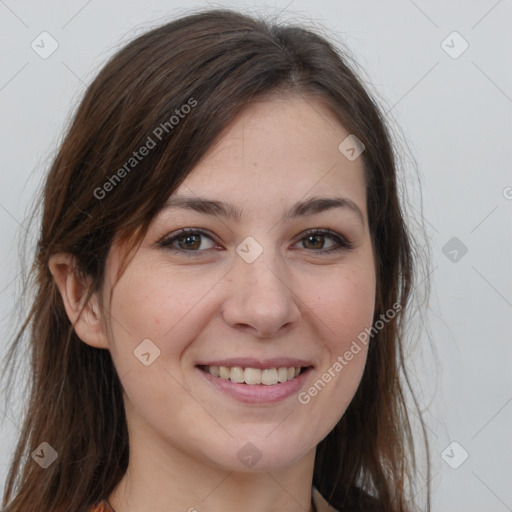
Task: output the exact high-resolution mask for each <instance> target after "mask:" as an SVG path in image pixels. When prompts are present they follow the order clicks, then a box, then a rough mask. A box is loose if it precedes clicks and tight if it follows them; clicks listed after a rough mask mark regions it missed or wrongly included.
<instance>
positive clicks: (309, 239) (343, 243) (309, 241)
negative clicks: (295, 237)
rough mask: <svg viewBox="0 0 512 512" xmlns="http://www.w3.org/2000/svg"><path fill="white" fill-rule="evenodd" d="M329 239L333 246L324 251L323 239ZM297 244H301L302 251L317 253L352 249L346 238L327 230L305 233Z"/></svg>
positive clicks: (314, 230)
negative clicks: (307, 250) (332, 241)
mask: <svg viewBox="0 0 512 512" xmlns="http://www.w3.org/2000/svg"><path fill="white" fill-rule="evenodd" d="M329 238H330V239H331V240H334V242H335V243H334V246H331V247H328V248H327V249H324V247H325V239H329ZM299 242H302V247H303V248H304V249H309V250H311V251H314V252H319V253H330V252H335V251H342V250H349V249H352V244H351V243H350V242H349V241H348V240H347V239H346V238H344V237H343V236H342V235H339V234H338V233H335V232H333V231H331V230H328V229H313V230H310V231H308V232H306V234H305V236H303V237H302V238H301V239H300V240H299Z"/></svg>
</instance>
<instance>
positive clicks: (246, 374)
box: [199, 365, 306, 386]
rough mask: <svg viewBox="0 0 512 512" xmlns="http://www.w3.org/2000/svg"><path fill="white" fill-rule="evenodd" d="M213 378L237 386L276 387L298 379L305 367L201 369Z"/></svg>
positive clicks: (215, 367)
mask: <svg viewBox="0 0 512 512" xmlns="http://www.w3.org/2000/svg"><path fill="white" fill-rule="evenodd" d="M199 368H200V369H201V370H203V371H204V372H206V373H209V374H210V375H212V376H213V377H219V378H220V379H223V380H229V381H231V382H235V383H237V384H249V385H259V384H261V385H264V386H274V385H276V384H278V383H283V382H287V381H289V380H293V379H295V378H296V377H298V376H299V375H300V374H301V372H302V371H304V370H305V369H306V368H305V367H302V368H301V367H300V366H291V367H286V366H281V367H279V368H265V369H263V370H262V369H260V368H251V367H247V368H243V367H241V366H213V365H212V366H208V365H203V366H200V367H199Z"/></svg>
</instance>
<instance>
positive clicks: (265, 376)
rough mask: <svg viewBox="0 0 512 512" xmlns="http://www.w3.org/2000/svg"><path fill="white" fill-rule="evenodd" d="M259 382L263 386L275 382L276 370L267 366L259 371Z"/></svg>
mask: <svg viewBox="0 0 512 512" xmlns="http://www.w3.org/2000/svg"><path fill="white" fill-rule="evenodd" d="M261 383H262V384H265V386H272V385H273V384H277V370H276V369H275V368H268V369H267V370H262V371H261Z"/></svg>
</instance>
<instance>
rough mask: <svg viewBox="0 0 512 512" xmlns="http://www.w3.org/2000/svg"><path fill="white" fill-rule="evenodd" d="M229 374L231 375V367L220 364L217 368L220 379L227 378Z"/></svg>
mask: <svg viewBox="0 0 512 512" xmlns="http://www.w3.org/2000/svg"><path fill="white" fill-rule="evenodd" d="M230 375H231V369H230V368H228V367H227V366H221V367H220V368H219V377H220V378H221V379H225V380H228V379H229V376H230Z"/></svg>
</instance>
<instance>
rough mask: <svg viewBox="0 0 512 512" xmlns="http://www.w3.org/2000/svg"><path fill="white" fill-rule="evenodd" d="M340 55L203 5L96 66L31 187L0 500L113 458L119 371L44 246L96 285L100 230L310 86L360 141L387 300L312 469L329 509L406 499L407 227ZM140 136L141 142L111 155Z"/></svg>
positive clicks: (33, 505)
mask: <svg viewBox="0 0 512 512" xmlns="http://www.w3.org/2000/svg"><path fill="white" fill-rule="evenodd" d="M349 61H350V58H349V56H348V55H347V54H345V53H344V52H342V51H341V50H340V49H338V48H336V47H335V46H334V45H333V44H332V43H329V42H328V41H327V40H326V39H325V38H324V37H323V36H321V35H318V34H317V33H316V32H313V31H310V30H307V29H305V28H301V27H298V26H290V25H280V24H274V23H272V24H271V23H269V22H267V21H265V20H263V19H257V18H255V17H250V16H247V15H243V14H240V13H237V12H234V11H231V10H218V9H217V10H207V11H201V12H196V13H193V14H190V15H188V16H186V17H182V18H180V19H177V20H175V21H172V22H170V23H167V24H165V25H163V26H160V27H158V28H156V29H152V30H151V31H149V32H147V33H145V34H143V35H141V36H139V37H137V38H136V39H135V40H133V41H132V42H130V43H129V44H127V45H126V46H125V47H124V48H122V49H121V50H119V51H118V52H117V53H116V54H115V55H114V56H113V57H112V58H111V59H110V60H109V61H108V63H107V64H106V65H105V66H104V67H103V68H102V69H101V71H100V72H99V74H98V76H97V77H96V79H95V80H94V81H93V82H92V83H91V85H90V86H89V87H88V89H87V91H86V93H85V96H84V98H83V100H82V101H81V103H80V105H79V107H78V109H77V111H76V113H75V115H74V118H73V120H72V122H71V124H70V127H69V129H68V131H67V134H66V136H65V138H64V140H63V142H62V144H61V146H60V149H59V151H58V153H57V155H56V157H55V159H54V161H53V164H52V166H51V168H50V171H49V174H48V176H47V178H46V182H45V185H44V190H43V193H42V210H43V211H42V221H41V225H40V231H39V239H38V243H37V248H36V256H35V258H34V261H33V264H32V267H31V270H30V273H29V275H28V277H27V282H26V285H27V287H28V286H32V287H33V289H34V290H35V294H34V298H33V301H32V302H31V308H30V310H29V312H28V315H26V317H25V319H24V322H23V324H22V326H21V328H20V329H19V331H18V332H17V333H16V335H15V336H14V339H13V341H12V344H11V346H10V348H9V352H8V358H6V362H5V365H6V368H7V367H10V368H11V370H12V366H11V362H12V359H13V358H14V357H15V353H16V351H20V350H21V346H22V343H23V341H24V340H27V341H28V347H27V350H28V351H29V352H30V354H31V360H30V361H31V367H30V386H29V387H30V389H29V401H28V407H27V409H26V413H25V416H24V422H23V425H22V428H21V433H20V438H19V441H18V444H17V447H16V450H15V452H14V455H13V459H12V461H11V465H10V470H9V474H8V478H7V481H6V485H5V490H4V498H3V506H4V507H5V508H4V512H26V511H30V512H50V511H51V512H63V511H84V510H87V508H88V507H89V506H90V505H91V504H94V503H96V502H98V501H99V500H100V499H103V498H105V497H107V496H108V495H109V494H110V493H111V492H112V490H113V489H114V488H115V487H116V485H117V484H118V482H119V481H120V479H121V478H122V476H123V474H124V473H125V471H126V469H127V464H128V457H129V446H128V434H127V426H126V418H125V413H124V408H123V400H122V393H121V385H120V381H119V379H118V376H117V374H116V371H115V368H114V366H113V363H112V360H111V357H110V353H109V351H108V350H103V349H97V348H93V347H91V346H89V345H87V344H85V343H83V342H82V341H81V340H80V339H79V338H78V337H77V335H76V333H75V332H74V330H73V326H72V325H71V323H70V321H69V319H68V316H67V315H66V312H65V309H64V306H63V302H62V299H61V296H60V294H59V290H58V288H57V285H56V283H55V281H54V279H53V277H52V275H51V273H50V271H49V268H48V262H49V258H50V256H51V255H53V254H55V253H58V252H66V253H71V254H73V255H74V256H75V258H76V263H77V271H78V272H80V273H81V274H83V275H84V276H88V277H89V278H90V279H91V283H92V284H91V288H90V290H89V297H90V294H92V293H93V292H95V291H98V290H100V289H101V286H102V281H103V275H104V267H105V259H106V256H107V254H108V252H109V249H110V247H111V245H112V243H113V241H114V240H116V239H118V238H119V239H126V240H129V241H130V242H131V243H132V245H131V248H132V249H133V248H135V247H136V245H137V243H138V242H140V241H141V240H142V238H143V237H144V235H145V233H146V230H147V228H148V226H149V224H150V223H151V221H152V219H153V218H154V217H155V215H156V214H157V213H158V212H159V210H160V208H161V207H162V206H163V204H164V203H165V201H166V200H167V199H168V197H169V196H170V195H171V194H172V192H173V191H174V190H175V189H176V188H177V187H178V186H179V185H180V184H181V182H182V181H183V180H184V179H185V178H186V177H187V175H188V174H189V173H190V172H191V170H192V169H193V168H194V166H195V165H196V164H197V163H198V162H199V160H200V159H201V158H202V156H203V155H205V153H206V151H207V150H208V149H209V148H210V147H211V146H212V144H213V143H214V142H215V141H216V140H218V138H219V136H220V135H221V133H222V131H223V130H224V129H225V128H226V127H227V126H228V124H229V123H230V122H231V121H232V120H233V119H234V117H235V116H236V115H237V114H238V113H240V112H241V111H242V109H243V108H244V107H246V106H247V105H248V104H249V103H250V102H251V101H253V100H255V99H261V98H264V97H268V96H271V95H273V94H278V93H281V94H289V95H291V94H299V95H302V96H303V97H308V98H312V99H313V101H315V100H316V101H322V102H323V103H324V104H326V105H327V106H328V107H329V108H330V109H331V111H332V112H333V113H334V114H335V115H336V116H337V118H338V119H339V121H340V122H341V123H342V124H343V126H344V127H345V128H346V129H347V130H348V132H349V133H351V134H354V135H356V137H357V138H358V139H360V141H362V143H363V144H364V146H365V151H364V153H363V155H362V158H363V159H364V167H365V179H366V185H367V204H368V219H369V227H370V233H371V237H372V243H373V247H374V250H375V255H376V262H377V266H376V271H377V291H376V303H375V318H374V321H377V320H378V319H379V318H381V315H382V314H385V313H386V311H388V310H390V308H392V307H393V305H394V304H397V303H398V304H400V306H401V309H400V311H399V312H398V313H397V315H396V316H395V317H394V318H393V319H391V320H389V321H388V322H386V323H385V325H384V327H383V328H382V329H380V330H379V332H378V333H377V334H375V336H374V337H373V338H372V342H371V343H370V345H369V351H368V357H367V363H366V367H365V370H364V374H363V377H362V380H361V383H360V386H359V388H358V390H357V392H356V395H355V396H354V398H353V400H352V402H351V403H350V405H349V407H348V409H347V411H346V412H345V414H344V415H343V417H342V418H341V420H340V421H339V423H338V424H337V425H336V426H335V428H334V429H333V430H332V431H331V432H330V433H329V434H328V435H327V437H326V438H325V439H324V440H323V441H321V442H320V444H319V445H318V447H317V455H316V459H315V468H314V480H313V484H314V485H315V486H316V487H317V488H318V490H319V491H320V492H321V493H322V494H323V495H324V496H325V497H326V499H327V500H328V501H329V502H330V503H331V504H332V505H333V506H334V507H336V508H339V509H343V507H347V506H355V505H357V503H358V500H359V498H358V496H359V495H360V493H359V491H358V489H362V490H364V491H365V492H366V493H369V494H371V495H373V496H375V497H376V498H377V499H378V501H379V503H380V504H381V507H382V510H385V511H389V512H398V511H409V510H411V503H412V502H411V501H410V492H409V491H408V486H410V483H411V481H412V479H413V478H414V474H415V466H416V463H415V457H414V445H413V439H412V429H411V426H410V422H409V418H408V414H407V407H406V404H405V388H404V386H403V382H402V379H401V378H400V375H401V372H403V371H405V367H404V360H403V359H404V356H403V332H404V323H403V319H404V314H405V311H406V310H407V308H408V304H409V302H410V295H411V290H412V287H413V278H414V258H413V250H412V245H411V240H412V237H411V235H410V233H409V231H408V229H407V227H406V224H405V222H404V217H403V214H402V209H401V206H400V201H399V194H398V192H397V176H396V162H395V156H394V151H393V146H392V144H391V138H390V134H389V131H388V128H387V127H386V124H385V122H384V120H383V114H382V113H381V111H380V109H379V108H378V106H377V105H376V103H375V102H374V100H373V99H372V98H371V97H370V96H369V94H368V93H367V92H366V90H365V88H364V87H363V86H362V84H361V80H360V79H359V78H358V77H357V75H356V73H355V72H354V71H353V70H352V68H349V66H348V65H347V62H349ZM194 102H195V103H194ZM184 105H189V106H190V108H188V109H185V108H184V107H183V106H184ZM173 116H174V117H175V118H176V119H177V118H178V117H179V120H178V121H176V119H175V120H174V121H172V120H171V118H172V117H173ZM165 123H167V124H165ZM158 127H160V131H158V130H157V128H158ZM164 127H165V129H164ZM155 130H157V131H156V132H155ZM155 133H159V134H160V135H161V138H158V137H157V136H156V135H155ZM148 137H151V138H152V139H153V141H154V142H155V146H154V147H153V148H151V150H150V151H149V152H148V154H147V156H145V157H144V158H143V159H141V160H140V161H139V160H137V163H136V164H135V163H134V162H132V163H131V165H130V166H129V167H126V164H127V162H129V161H130V158H132V156H133V152H134V151H135V150H137V149H138V148H140V147H141V146H143V145H145V144H148ZM157 138H158V140H156V139H157ZM340 142H341V141H340ZM123 166H124V169H125V172H124V173H123V172H120V171H119V170H120V169H122V168H123ZM114 175H116V176H117V177H115V176H114ZM107 182H108V183H110V185H106V183H107ZM107 192H108V193H107ZM4 371H5V370H4ZM406 382H408V381H406ZM423 433H424V428H423ZM42 442H47V443H48V444H49V445H51V446H52V447H53V448H54V449H55V450H56V451H57V453H58V457H57V459H56V460H55V461H54V462H53V464H51V465H50V466H49V467H48V468H47V469H42V468H41V467H40V466H39V465H38V464H36V463H35V462H34V460H32V457H31V454H32V452H33V451H34V450H35V449H36V448H37V447H38V446H39V445H40V444H41V443H42ZM425 442H426V437H425ZM427 501H428V502H429V499H428V500H427ZM427 507H429V505H427Z"/></svg>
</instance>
